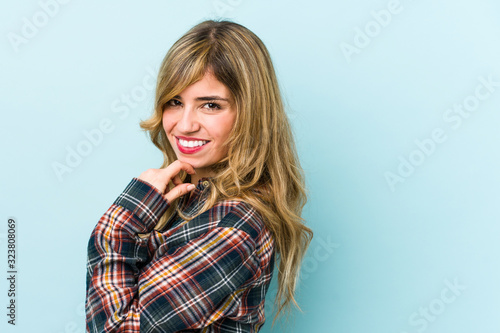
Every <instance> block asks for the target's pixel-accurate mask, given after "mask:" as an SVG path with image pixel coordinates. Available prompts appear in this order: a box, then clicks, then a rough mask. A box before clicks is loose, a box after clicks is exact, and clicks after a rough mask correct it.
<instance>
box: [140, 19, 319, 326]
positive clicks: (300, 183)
mask: <svg viewBox="0 0 500 333" xmlns="http://www.w3.org/2000/svg"><path fill="white" fill-rule="evenodd" d="M207 71H210V72H211V73H212V74H213V75H214V76H215V77H216V78H217V80H219V81H220V82H222V83H223V84H224V85H226V87H227V88H228V89H229V91H230V92H231V93H232V95H233V98H234V101H235V105H236V109H237V116H236V120H235V124H234V127H233V128H232V131H231V133H230V135H229V138H228V140H227V145H228V154H227V156H226V157H224V158H223V159H222V160H221V161H219V162H218V163H216V164H215V165H213V166H212V170H213V171H214V174H215V176H214V177H213V178H210V182H211V186H209V187H208V188H209V189H210V192H209V194H208V196H207V201H206V202H205V204H204V205H203V207H201V208H200V210H199V212H198V213H197V214H196V215H194V216H184V214H182V212H181V211H180V210H179V208H177V204H176V203H177V201H178V199H177V200H175V202H174V203H172V205H171V206H170V208H169V210H168V211H167V212H166V213H165V214H164V216H163V217H162V218H161V219H160V222H159V223H158V225H157V227H156V229H157V230H160V229H162V228H164V227H165V224H166V221H167V220H168V218H169V217H170V215H171V214H172V213H173V210H174V209H175V210H177V212H178V214H179V216H181V217H182V218H184V219H186V220H190V219H192V218H194V217H196V216H197V215H199V214H201V213H202V212H204V211H206V210H208V209H210V208H211V207H213V206H214V205H215V204H216V203H217V202H219V201H222V200H226V199H238V200H241V201H244V202H247V203H249V204H250V205H252V206H253V207H254V208H255V209H256V210H257V211H258V212H259V213H260V214H261V215H262V217H263V219H264V223H265V224H266V227H267V228H268V229H269V230H270V231H271V233H272V235H273V238H274V242H275V246H276V250H277V253H278V256H277V260H278V261H279V268H278V291H277V294H276V298H275V305H276V306H277V311H276V316H275V319H276V318H277V317H278V315H279V314H281V313H282V311H283V310H289V309H290V305H291V303H294V304H295V305H296V306H297V307H298V304H297V302H296V301H295V298H294V295H295V288H296V286H297V280H298V275H299V271H300V264H301V262H302V259H303V257H304V254H305V252H306V249H307V247H308V246H309V243H310V241H311V239H312V235H313V232H312V230H311V229H309V228H308V227H307V226H305V225H304V223H303V222H304V220H303V219H302V217H301V213H302V208H303V207H304V205H305V203H306V201H307V196H306V189H305V181H304V174H303V170H302V168H301V166H300V162H299V158H298V156H297V152H296V148H295V142H294V139H293V135H292V131H291V128H290V124H289V121H288V118H287V116H286V113H285V110H284V107H283V102H282V99H281V94H280V90H279V86H278V82H277V79H276V74H275V71H274V67H273V64H272V62H271V57H270V55H269V53H268V51H267V49H266V47H265V45H264V44H263V43H262V41H261V40H260V39H259V38H258V37H257V36H256V35H255V34H254V33H252V32H251V31H250V30H248V29H247V28H245V27H243V26H242V25H239V24H237V23H234V22H230V21H212V20H210V21H205V22H202V23H200V24H198V25H196V26H194V27H193V28H191V29H190V30H189V31H188V32H187V33H186V34H185V35H184V36H182V37H181V38H180V39H179V40H178V41H177V42H175V43H174V45H173V46H172V47H171V48H170V50H169V51H168V53H167V55H166V56H165V58H164V60H163V62H162V64H161V67H160V71H159V74H158V81H157V86H156V99H155V111H154V114H153V115H152V117H151V118H150V119H147V120H145V121H142V122H141V127H142V128H143V129H144V130H146V131H147V132H148V133H149V136H150V138H151V140H152V142H153V143H154V144H155V145H156V146H157V147H158V148H159V149H160V150H161V151H162V152H163V156H164V162H163V165H162V168H163V167H166V166H167V165H169V164H170V163H172V162H173V161H175V160H176V159H177V157H176V155H175V152H174V150H173V149H172V147H171V145H170V143H169V141H168V139H167V137H166V134H165V132H164V129H163V125H162V115H163V109H164V106H165V104H166V103H167V102H168V101H169V100H171V99H172V98H173V97H174V96H176V95H179V94H180V93H181V92H182V91H183V90H184V89H185V88H187V87H188V86H189V85H191V84H193V83H195V82H196V81H198V80H200V79H201V78H202V77H203V75H204V74H205V73H206V72H207ZM180 176H181V179H182V180H183V181H184V180H185V179H186V177H187V174H186V173H185V172H183V173H182V174H181V175H180ZM299 309H300V308H299ZM285 312H287V311H285Z"/></svg>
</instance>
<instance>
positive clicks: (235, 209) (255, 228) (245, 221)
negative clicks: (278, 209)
mask: <svg viewBox="0 0 500 333" xmlns="http://www.w3.org/2000/svg"><path fill="white" fill-rule="evenodd" d="M211 211H212V214H216V215H219V217H220V218H219V219H216V220H218V221H217V223H216V224H215V227H218V228H233V229H238V230H240V231H242V232H244V233H246V234H248V235H249V236H250V238H251V239H252V240H253V241H254V242H255V243H256V244H257V245H258V244H262V243H263V242H266V243H267V242H269V241H270V240H271V238H272V237H271V232H270V231H269V229H268V228H267V226H266V224H265V220H264V217H263V216H262V214H260V213H259V212H258V211H257V209H255V207H253V206H252V205H250V204H249V203H247V202H244V201H239V200H224V201H222V202H219V203H217V204H216V205H215V206H214V207H212V209H211Z"/></svg>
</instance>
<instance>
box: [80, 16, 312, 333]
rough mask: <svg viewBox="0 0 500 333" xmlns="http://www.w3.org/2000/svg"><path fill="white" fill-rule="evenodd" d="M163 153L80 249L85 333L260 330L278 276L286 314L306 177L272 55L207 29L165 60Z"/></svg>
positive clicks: (305, 232) (154, 135)
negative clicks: (84, 259)
mask: <svg viewBox="0 0 500 333" xmlns="http://www.w3.org/2000/svg"><path fill="white" fill-rule="evenodd" d="M141 127H142V128H143V129H145V130H146V131H148V133H149V135H150V137H151V139H152V141H153V143H154V144H155V145H156V146H157V147H158V148H159V149H160V150H161V151H162V152H163V155H164V162H163V165H162V166H161V168H160V169H150V170H147V171H146V172H144V173H142V174H141V175H140V176H139V177H138V178H134V179H133V180H132V181H131V182H130V184H129V185H128V186H127V187H126V188H125V190H124V191H123V193H122V194H121V195H120V196H119V197H118V198H117V199H116V201H115V202H114V204H113V205H112V206H111V207H110V208H109V209H108V211H107V212H106V213H105V214H104V215H103V217H102V218H101V219H100V220H99V222H98V224H97V226H96V227H95V229H94V231H93V232H92V235H91V238H90V241H89V246H88V265H87V267H88V274H87V301H86V315H87V318H86V323H87V331H89V332H179V331H183V332H188V331H189V332H257V331H258V330H259V329H260V328H261V326H262V324H263V323H264V321H265V315H264V301H265V295H266V292H267V290H268V287H269V284H270V282H271V278H272V276H273V269H274V264H275V261H276V264H277V265H278V292H277V296H276V300H275V304H276V305H277V310H278V311H277V313H278V314H280V313H282V311H283V310H287V309H288V308H289V306H290V305H291V303H295V304H296V302H295V299H294V293H295V287H296V283H297V277H298V273H299V269H300V263H301V260H302V258H303V256H304V253H305V251H306V249H307V246H308V245H309V242H310V240H311V238H312V231H311V230H310V229H309V228H307V227H306V226H305V225H304V224H303V219H302V218H301V212H302V208H303V206H304V204H305V202H306V195H305V188H304V177H303V171H302V169H301V167H300V163H299V159H298V157H297V154H296V150H295V144H294V140H293V136H292V133H291V130H290V126H289V123H288V119H287V117H286V114H285V111H284V108H283V104H282V100H281V96H280V91H279V87H278V83H277V80H276V76H275V72H274V69H273V65H272V63H271V58H270V56H269V53H268V51H267V49H266V47H265V46H264V44H263V43H262V41H261V40H260V39H259V38H258V37H257V36H256V35H255V34H253V33H252V32H251V31H249V30H248V29H247V28H245V27H243V26H241V25H239V24H236V23H233V22H228V21H220V22H217V21H205V22H202V23H200V24H198V25H197V26H195V27H193V28H192V29H191V30H190V31H188V32H187V33H186V34H185V35H184V36H183V37H181V38H180V39H179V40H178V41H177V42H176V43H175V44H174V45H173V46H172V48H171V49H170V50H169V52H168V53H167V55H166V57H165V59H164V60H163V63H162V65H161V68H160V72H159V75H158V81H157V88H156V101H155V111H154V114H153V116H152V117H151V118H150V119H148V120H146V121H143V122H142V123H141Z"/></svg>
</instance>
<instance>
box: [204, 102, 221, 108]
mask: <svg viewBox="0 0 500 333" xmlns="http://www.w3.org/2000/svg"><path fill="white" fill-rule="evenodd" d="M204 107H205V108H206V109H213V110H220V109H221V107H220V105H219V104H217V103H213V102H208V103H206V104H204Z"/></svg>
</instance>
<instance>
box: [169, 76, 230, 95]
mask: <svg viewBox="0 0 500 333" xmlns="http://www.w3.org/2000/svg"><path fill="white" fill-rule="evenodd" d="M179 96H180V97H182V98H198V97H205V96H219V97H221V98H224V99H230V98H231V92H230V91H229V89H228V88H227V87H226V85H224V84H223V83H222V82H220V81H219V80H217V78H216V77H215V76H214V75H213V74H212V73H211V72H208V71H207V72H206V73H205V74H204V75H203V77H202V78H201V79H200V80H199V81H196V82H195V83H193V84H191V85H190V86H187V87H186V88H185V89H184V90H183V91H182V92H181V93H180V94H179Z"/></svg>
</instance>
